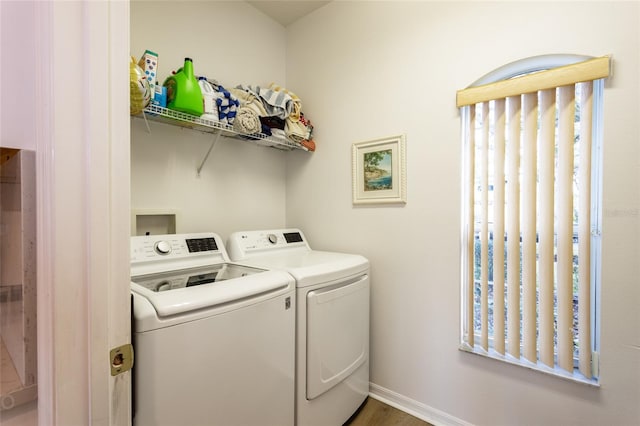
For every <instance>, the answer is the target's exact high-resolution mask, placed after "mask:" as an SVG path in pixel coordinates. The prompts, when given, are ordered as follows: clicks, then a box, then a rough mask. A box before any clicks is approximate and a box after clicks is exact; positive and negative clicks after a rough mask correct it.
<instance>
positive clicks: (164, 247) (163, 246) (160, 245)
mask: <svg viewBox="0 0 640 426" xmlns="http://www.w3.org/2000/svg"><path fill="white" fill-rule="evenodd" d="M154 248H155V249H156V253H158V254H163V255H164V254H169V253H170V252H171V245H170V244H169V243H168V242H167V241H158V242H157V243H156V245H155V247H154Z"/></svg>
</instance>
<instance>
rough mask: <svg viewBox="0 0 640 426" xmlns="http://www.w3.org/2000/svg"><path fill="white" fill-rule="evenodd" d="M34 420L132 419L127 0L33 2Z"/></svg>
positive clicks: (117, 422) (55, 422)
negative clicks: (116, 355) (122, 367)
mask: <svg viewBox="0 0 640 426" xmlns="http://www.w3.org/2000/svg"><path fill="white" fill-rule="evenodd" d="M34 20H35V22H36V24H37V25H36V28H37V34H36V49H35V50H36V57H37V59H36V78H35V82H34V84H35V85H36V93H37V97H38V99H36V101H37V102H34V122H35V123H34V124H35V126H36V169H37V228H38V250H37V255H38V271H37V272H38V289H37V299H38V320H37V327H38V374H39V377H38V379H39V380H38V424H39V425H43V426H44V425H54V426H63V425H72V424H83V425H85V424H90V425H109V426H111V425H113V426H115V425H128V424H131V408H130V401H131V390H130V381H131V373H130V372H126V373H123V374H121V375H119V376H115V377H111V375H110V365H109V364H110V363H109V350H110V349H111V348H113V347H116V346H119V345H122V344H126V343H129V342H130V341H131V332H130V303H129V297H130V290H129V235H130V234H129V232H130V225H129V220H130V214H129V210H130V197H129V194H130V189H129V188H130V180H129V176H130V168H129V163H130V161H129V155H130V154H129V140H130V132H129V127H130V121H129V120H130V118H129V113H128V110H129V107H128V105H129V90H128V84H127V77H126V75H127V74H126V70H127V67H128V63H127V62H128V60H129V54H128V51H129V2H128V0H125V1H121V0H110V1H100V2H95V1H90V0H82V1H75V2H58V1H51V2H38V5H37V7H36V11H35V16H34Z"/></svg>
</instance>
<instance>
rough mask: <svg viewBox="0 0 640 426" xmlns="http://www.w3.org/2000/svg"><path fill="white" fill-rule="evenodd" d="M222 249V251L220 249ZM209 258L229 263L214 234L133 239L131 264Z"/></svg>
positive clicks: (209, 260) (153, 236) (210, 260)
mask: <svg viewBox="0 0 640 426" xmlns="http://www.w3.org/2000/svg"><path fill="white" fill-rule="evenodd" d="M221 247H222V249H220V248H221ZM205 257H206V258H207V259H208V262H210V263H215V262H216V261H228V257H227V255H226V252H225V251H224V246H223V245H222V243H221V242H220V237H219V236H218V235H216V234H212V233H199V234H169V235H144V236H137V237H131V264H132V265H137V264H143V263H145V262H147V263H148V262H158V261H171V260H175V261H177V260H187V261H188V259H202V258H205Z"/></svg>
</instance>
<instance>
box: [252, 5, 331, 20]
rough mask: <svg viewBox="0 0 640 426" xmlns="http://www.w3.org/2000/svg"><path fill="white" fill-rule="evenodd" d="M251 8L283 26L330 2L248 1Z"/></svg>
mask: <svg viewBox="0 0 640 426" xmlns="http://www.w3.org/2000/svg"><path fill="white" fill-rule="evenodd" d="M247 3H249V4H250V5H251V6H253V7H255V8H256V9H258V10H260V11H261V12H262V13H264V14H265V15H267V16H269V17H271V18H273V19H274V20H276V21H277V22H279V23H280V24H282V25H283V26H285V27H286V26H287V25H289V24H291V23H292V22H295V21H297V20H298V19H300V18H302V17H303V16H305V15H308V14H309V13H311V12H313V11H314V10H316V9H318V8H320V7H322V6H324V5H325V4H327V3H330V2H329V1H306V0H298V1H259V0H258V1H247Z"/></svg>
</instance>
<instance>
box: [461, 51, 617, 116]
mask: <svg viewBox="0 0 640 426" xmlns="http://www.w3.org/2000/svg"><path fill="white" fill-rule="evenodd" d="M610 66H611V58H610V57H608V56H601V57H595V58H594V57H590V56H581V55H544V56H534V57H531V58H526V59H522V60H519V61H516V62H512V63H510V64H507V65H504V66H502V67H500V68H498V69H496V70H495V71H492V72H490V73H489V74H487V75H485V76H484V77H482V78H481V79H479V80H477V81H476V82H474V83H473V84H472V85H471V86H469V87H467V88H465V89H462V90H458V92H457V94H456V105H457V106H458V107H464V106H467V105H473V104H476V103H479V102H486V101H490V100H494V99H502V98H506V97H509V96H516V95H521V94H525V93H533V92H537V91H539V90H545V89H551V88H555V87H562V86H566V85H570V84H575V83H579V82H584V81H594V80H598V79H602V78H606V77H608V76H609V74H610ZM535 71H537V72H535Z"/></svg>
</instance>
